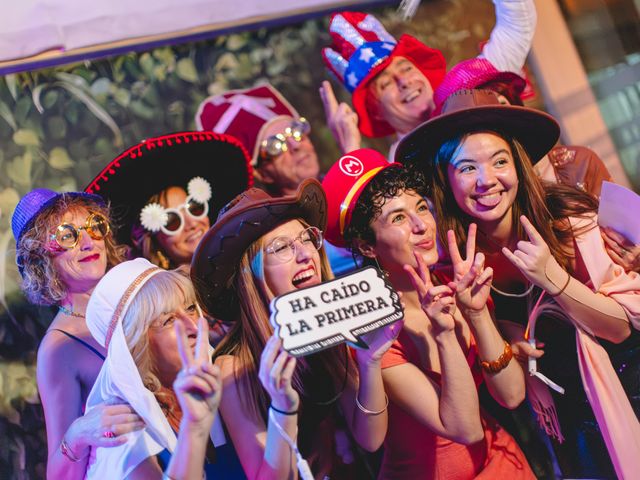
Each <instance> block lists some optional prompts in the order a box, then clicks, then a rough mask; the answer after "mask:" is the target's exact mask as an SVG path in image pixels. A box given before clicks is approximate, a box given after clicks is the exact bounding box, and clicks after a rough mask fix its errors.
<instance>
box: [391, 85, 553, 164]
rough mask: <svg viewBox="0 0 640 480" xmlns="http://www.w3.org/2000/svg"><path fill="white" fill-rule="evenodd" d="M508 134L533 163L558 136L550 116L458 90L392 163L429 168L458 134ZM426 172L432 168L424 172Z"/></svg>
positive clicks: (490, 93)
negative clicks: (441, 150)
mask: <svg viewBox="0 0 640 480" xmlns="http://www.w3.org/2000/svg"><path fill="white" fill-rule="evenodd" d="M480 130H488V131H496V132H499V133H505V134H507V135H511V136H512V137H513V138H515V139H516V140H518V141H519V142H520V143H521V144H522V146H523V147H524V149H525V150H526V151H527V153H528V154H529V157H530V158H531V162H532V163H536V162H537V161H538V160H540V159H541V158H542V157H544V156H545V155H546V154H547V153H548V152H549V150H551V148H552V147H553V146H554V145H555V144H556V142H557V141H558V138H559V137H560V127H559V126H558V122H556V120H555V119H554V118H553V117H552V116H551V115H549V114H547V113H544V112H541V111H539V110H534V109H532V108H527V107H519V106H516V105H504V104H501V103H500V100H499V99H498V95H497V94H496V93H495V92H493V91H490V90H468V89H465V90H459V91H457V92H455V93H453V94H452V95H451V96H450V97H449V98H448V99H447V101H446V102H445V103H444V106H443V107H442V114H441V115H439V116H437V117H434V118H432V119H430V120H428V121H426V122H425V123H423V124H422V125H420V126H419V127H416V128H415V129H414V130H413V131H412V132H411V133H409V134H408V135H407V136H406V137H404V138H403V139H402V140H401V141H400V144H399V145H398V148H397V150H396V154H395V161H396V162H401V163H404V164H413V165H423V166H428V167H431V166H432V165H433V161H434V157H435V154H436V153H437V152H438V150H439V149H440V147H441V146H442V144H444V143H445V142H447V141H449V140H451V139H453V138H455V137H456V136H458V135H461V134H464V133H468V132H474V131H480ZM423 170H424V171H425V172H427V173H428V171H429V170H431V168H426V169H423Z"/></svg>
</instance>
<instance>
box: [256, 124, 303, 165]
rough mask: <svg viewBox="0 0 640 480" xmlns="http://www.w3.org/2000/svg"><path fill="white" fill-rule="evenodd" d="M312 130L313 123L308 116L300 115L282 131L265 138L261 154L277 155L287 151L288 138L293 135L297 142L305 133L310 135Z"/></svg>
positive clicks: (266, 155) (267, 155)
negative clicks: (308, 119)
mask: <svg viewBox="0 0 640 480" xmlns="http://www.w3.org/2000/svg"><path fill="white" fill-rule="evenodd" d="M310 131H311V125H310V124H309V122H308V121H307V119H306V118H304V117H300V118H298V119H297V120H293V121H292V122H291V124H290V125H289V126H288V127H287V128H285V129H284V132H282V133H276V134H275V135H271V136H270V137H268V138H267V139H265V140H263V141H262V143H261V144H260V155H261V156H263V157H271V158H273V157H277V156H278V155H280V154H281V153H282V152H286V151H287V150H288V149H289V147H288V146H287V138H290V137H293V139H294V140H295V141H296V142H301V141H302V137H303V136H304V135H308V134H309V132H310Z"/></svg>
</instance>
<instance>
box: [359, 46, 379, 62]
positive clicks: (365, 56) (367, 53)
mask: <svg viewBox="0 0 640 480" xmlns="http://www.w3.org/2000/svg"><path fill="white" fill-rule="evenodd" d="M375 56H376V55H375V53H373V49H372V48H369V47H367V48H363V49H362V50H360V60H361V61H363V62H367V63H369V62H370V61H371V59H372V58H373V57H375Z"/></svg>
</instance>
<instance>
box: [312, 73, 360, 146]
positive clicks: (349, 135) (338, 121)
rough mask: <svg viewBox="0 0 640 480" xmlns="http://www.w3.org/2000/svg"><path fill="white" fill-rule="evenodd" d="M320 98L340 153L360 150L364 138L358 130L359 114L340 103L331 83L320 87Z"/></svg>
mask: <svg viewBox="0 0 640 480" xmlns="http://www.w3.org/2000/svg"><path fill="white" fill-rule="evenodd" d="M320 98H321V99H322V105H324V114H325V116H326V118H327V125H328V126H329V129H330V130H331V133H332V134H333V137H334V138H335V139H336V142H338V147H340V151H341V152H342V153H343V154H344V153H348V152H352V151H353V150H357V149H358V148H360V145H361V143H362V137H361V135H360V130H358V114H357V113H356V112H354V111H353V110H352V109H351V107H350V106H349V105H347V104H346V103H344V102H341V103H338V100H337V99H336V96H335V94H334V93H333V88H332V87H331V83H329V82H328V81H326V80H325V81H323V82H322V86H321V87H320Z"/></svg>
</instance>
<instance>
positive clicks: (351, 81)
mask: <svg viewBox="0 0 640 480" xmlns="http://www.w3.org/2000/svg"><path fill="white" fill-rule="evenodd" d="M347 82H349V85H350V86H351V87H352V88H355V87H356V85H357V83H358V77H357V76H356V74H355V73H353V72H351V73H350V74H349V75H347Z"/></svg>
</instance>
